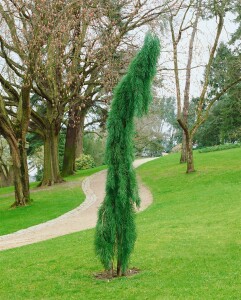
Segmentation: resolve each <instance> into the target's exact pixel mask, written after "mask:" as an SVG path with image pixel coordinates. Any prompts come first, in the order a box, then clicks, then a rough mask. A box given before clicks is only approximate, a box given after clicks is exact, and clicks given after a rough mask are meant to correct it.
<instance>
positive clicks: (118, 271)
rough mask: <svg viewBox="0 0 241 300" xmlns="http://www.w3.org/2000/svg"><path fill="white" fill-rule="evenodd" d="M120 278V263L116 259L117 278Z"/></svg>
mask: <svg viewBox="0 0 241 300" xmlns="http://www.w3.org/2000/svg"><path fill="white" fill-rule="evenodd" d="M120 276H121V263H120V260H119V259H118V262H117V277H120Z"/></svg>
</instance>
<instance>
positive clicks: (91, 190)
mask: <svg viewBox="0 0 241 300" xmlns="http://www.w3.org/2000/svg"><path fill="white" fill-rule="evenodd" d="M153 159H155V158H144V159H138V160H136V161H135V162H134V167H135V168H136V167H138V166H140V165H142V164H144V163H146V162H148V161H150V160H153ZM106 173H107V171H106V170H104V171H100V172H98V173H95V174H94V175H92V176H89V177H87V178H86V179H85V180H84V181H83V182H82V189H83V191H84V193H85V195H86V198H85V201H84V202H83V203H82V204H81V205H80V206H78V207H77V208H75V209H73V210H71V211H69V212H67V213H65V214H64V215H62V216H60V217H58V218H55V219H52V220H50V221H47V222H45V223H41V224H38V225H35V226H31V227H29V228H26V229H22V230H19V231H16V232H14V233H11V234H6V235H3V236H0V251H2V250H7V249H11V248H17V247H21V246H25V245H29V244H33V243H37V242H40V241H45V240H48V239H52V238H55V237H58V236H62V235H66V234H70V233H73V232H78V231H82V230H85V229H90V228H93V227H95V225H96V221H97V212H98V208H99V206H100V204H101V202H102V201H103V199H104V196H105V182H106ZM139 191H140V197H141V207H140V209H139V210H138V211H142V210H144V209H146V208H147V207H148V206H149V205H150V204H151V203H152V195H151V193H150V191H149V190H148V189H147V188H146V187H145V186H144V185H143V184H142V183H141V182H140V181H139Z"/></svg>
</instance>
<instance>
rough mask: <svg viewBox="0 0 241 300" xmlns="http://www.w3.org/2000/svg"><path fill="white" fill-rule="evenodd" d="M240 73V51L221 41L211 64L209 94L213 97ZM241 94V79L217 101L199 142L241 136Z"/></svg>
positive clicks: (211, 142) (230, 140) (206, 143)
mask: <svg viewBox="0 0 241 300" xmlns="http://www.w3.org/2000/svg"><path fill="white" fill-rule="evenodd" d="M232 48H233V50H232ZM240 76H241V54H240V51H238V49H237V48H236V47H233V46H232V47H230V46H228V45H226V44H224V43H221V44H220V46H219V48H218V50H217V54H216V56H215V58H214V60H213V64H212V68H211V74H210V80H209V92H208V97H210V98H212V96H213V95H215V94H217V93H218V92H219V91H220V90H222V89H223V88H224V87H225V86H227V85H228V84H230V83H231V82H232V81H233V80H235V78H239V77H240ZM240 95H241V83H240V82H239V83H238V84H236V85H235V86H233V87H232V88H230V89H229V90H228V91H227V93H226V94H225V95H223V96H222V97H220V99H219V100H218V101H217V102H216V103H215V104H214V106H213V108H212V109H211V110H210V114H209V117H208V119H207V121H206V122H205V123H204V124H203V125H202V126H201V127H200V128H199V129H198V131H197V133H196V135H195V141H196V142H197V143H198V146H213V145H218V144H223V143H233V142H238V141H240V140H241V101H240V100H241V96H240Z"/></svg>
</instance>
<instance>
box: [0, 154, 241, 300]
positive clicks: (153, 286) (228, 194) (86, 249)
mask: <svg viewBox="0 0 241 300" xmlns="http://www.w3.org/2000/svg"><path fill="white" fill-rule="evenodd" d="M195 157H196V162H197V164H196V167H197V169H198V172H196V173H195V174H191V175H186V174H185V173H184V170H185V166H184V165H178V164H177V161H178V156H177V155H171V156H169V157H164V158H160V159H159V160H157V161H152V162H150V163H148V164H146V165H143V166H142V167H141V168H140V169H139V173H140V174H141V177H142V178H143V180H144V182H145V183H146V184H147V185H148V186H149V187H150V188H151V191H152V193H153V195H154V204H153V205H152V206H151V207H150V208H148V209H147V210H146V211H145V212H143V213H140V214H139V215H138V216H137V226H138V240H137V243H136V247H135V252H134V255H133V257H132V260H131V266H135V267H138V268H140V269H141V270H142V271H141V273H140V274H138V275H135V276H133V277H129V278H120V279H115V280H113V281H110V282H106V281H98V280H95V279H94V278H93V276H92V274H93V272H95V271H97V272H98V271H100V270H101V269H102V267H101V265H100V264H99V262H98V259H97V258H96V257H95V254H94V251H93V236H94V230H88V231H83V232H80V233H75V234H72V235H68V236H64V237H61V238H57V239H53V240H50V241H46V242H42V243H39V244H35V245H30V246H26V247H22V248H19V249H13V250H8V251H4V252H0V266H1V272H0V291H1V293H0V295H1V296H0V298H1V297H2V298H1V299H6V300H8V299H11V300H12V299H13V300H15V299H54V300H55V299H88V300H89V299H128V300H129V299H133V300H135V299H150V300H152V299H168V300H169V299H183V300H189V299H195V300H196V299H204V300H208V299H210V300H213V299H215V300H216V299H225V300H227V299H230V300H231V299H232V300H233V299H237V300H238V299H240V298H241V297H240V295H241V275H240V269H241V251H240V250H241V249H240V248H241V235H240V225H241V224H240V215H241V204H240V192H241V176H240V175H241V167H240V166H241V158H240V157H241V150H240V149H233V150H227V151H221V152H215V153H207V154H198V153H196V154H195Z"/></svg>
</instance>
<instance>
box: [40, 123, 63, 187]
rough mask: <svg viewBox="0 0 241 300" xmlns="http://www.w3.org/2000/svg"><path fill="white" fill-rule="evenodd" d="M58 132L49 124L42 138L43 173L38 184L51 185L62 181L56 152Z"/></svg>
mask: <svg viewBox="0 0 241 300" xmlns="http://www.w3.org/2000/svg"><path fill="white" fill-rule="evenodd" d="M58 140H59V133H58V132H56V130H55V127H54V126H50V128H48V129H47V130H46V132H45V138H44V173H43V179H42V182H41V184H40V186H46V185H48V186H51V185H53V184H55V183H60V182H63V179H62V177H61V175H60V170H59V154H58Z"/></svg>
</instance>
